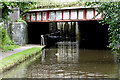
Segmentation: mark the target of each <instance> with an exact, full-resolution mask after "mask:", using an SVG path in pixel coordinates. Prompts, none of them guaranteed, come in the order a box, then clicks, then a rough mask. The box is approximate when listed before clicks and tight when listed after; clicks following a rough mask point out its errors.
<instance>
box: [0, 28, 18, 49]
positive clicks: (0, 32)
mask: <svg viewBox="0 0 120 80" xmlns="http://www.w3.org/2000/svg"><path fill="white" fill-rule="evenodd" d="M17 47H19V46H17V45H14V42H13V41H12V40H11V39H10V37H9V36H8V34H7V32H6V31H5V30H4V29H3V28H2V27H1V26H0V51H8V50H13V49H14V48H17Z"/></svg>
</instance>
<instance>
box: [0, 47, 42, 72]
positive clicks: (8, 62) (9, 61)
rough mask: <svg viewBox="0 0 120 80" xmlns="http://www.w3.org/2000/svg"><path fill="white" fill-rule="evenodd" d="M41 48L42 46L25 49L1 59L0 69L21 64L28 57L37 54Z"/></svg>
mask: <svg viewBox="0 0 120 80" xmlns="http://www.w3.org/2000/svg"><path fill="white" fill-rule="evenodd" d="M41 49H42V48H40V47H34V48H31V49H27V50H24V51H22V52H18V53H16V54H12V55H10V56H7V57H5V58H2V59H1V60H0V69H2V70H4V69H9V68H10V67H12V66H14V65H16V64H19V63H20V62H23V61H24V60H25V59H27V58H28V57H30V56H33V55H35V54H36V53H37V52H39V51H40V50H41Z"/></svg>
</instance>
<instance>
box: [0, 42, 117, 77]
mask: <svg viewBox="0 0 120 80" xmlns="http://www.w3.org/2000/svg"><path fill="white" fill-rule="evenodd" d="M78 47H79V45H78V44H77V43H74V42H72V43H71V42H64V43H63V42H61V43H58V46H57V48H49V49H44V50H43V51H42V55H41V57H40V56H39V55H37V58H35V57H34V58H33V59H30V60H27V61H26V62H24V63H22V64H20V65H18V66H16V67H14V68H12V69H11V70H9V71H6V72H4V73H3V74H2V75H1V77H4V78H118V64H117V63H114V56H113V54H111V51H110V50H87V49H79V48H78Z"/></svg>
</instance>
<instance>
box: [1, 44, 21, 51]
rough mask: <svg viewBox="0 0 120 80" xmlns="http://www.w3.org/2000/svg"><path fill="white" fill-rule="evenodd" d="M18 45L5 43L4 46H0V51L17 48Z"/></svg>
mask: <svg viewBox="0 0 120 80" xmlns="http://www.w3.org/2000/svg"><path fill="white" fill-rule="evenodd" d="M18 47H19V46H18V45H5V46H1V48H0V52H5V51H9V50H13V49H15V48H18Z"/></svg>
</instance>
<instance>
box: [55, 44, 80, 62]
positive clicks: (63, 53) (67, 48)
mask: <svg viewBox="0 0 120 80" xmlns="http://www.w3.org/2000/svg"><path fill="white" fill-rule="evenodd" d="M57 45H58V48H57V53H56V55H57V60H58V62H67V63H78V57H79V45H78V43H77V42H58V43H57Z"/></svg>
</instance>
